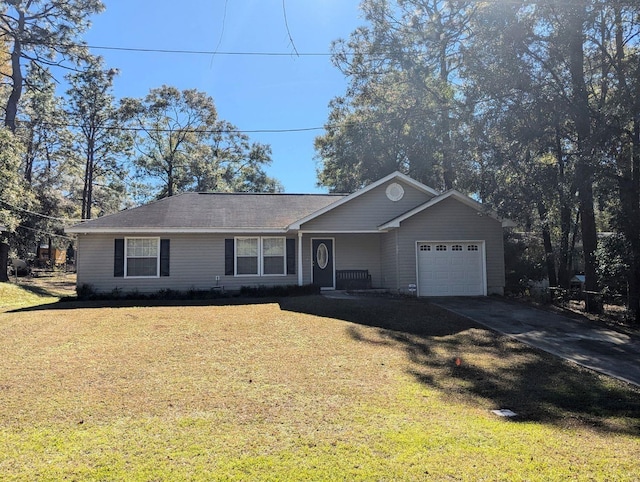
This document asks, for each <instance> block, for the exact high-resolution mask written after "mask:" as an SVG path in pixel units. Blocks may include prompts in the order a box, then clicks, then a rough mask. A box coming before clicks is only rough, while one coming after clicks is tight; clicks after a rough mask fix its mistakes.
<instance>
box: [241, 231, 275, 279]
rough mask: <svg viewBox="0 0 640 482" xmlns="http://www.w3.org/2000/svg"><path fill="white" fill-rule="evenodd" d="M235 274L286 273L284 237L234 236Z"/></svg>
mask: <svg viewBox="0 0 640 482" xmlns="http://www.w3.org/2000/svg"><path fill="white" fill-rule="evenodd" d="M235 247H236V249H235V266H236V270H235V274H236V275H237V276H284V275H285V274H287V248H286V241H285V238H275V237H268V238H267V237H265V238H236V245H235Z"/></svg>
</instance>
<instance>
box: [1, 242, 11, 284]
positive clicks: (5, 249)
mask: <svg viewBox="0 0 640 482" xmlns="http://www.w3.org/2000/svg"><path fill="white" fill-rule="evenodd" d="M8 265H9V245H8V244H7V243H5V242H4V241H0V283H6V282H7V281H9V275H8V274H7V268H8Z"/></svg>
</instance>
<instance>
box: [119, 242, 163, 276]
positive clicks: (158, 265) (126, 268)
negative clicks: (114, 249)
mask: <svg viewBox="0 0 640 482" xmlns="http://www.w3.org/2000/svg"><path fill="white" fill-rule="evenodd" d="M130 239H155V240H156V249H157V251H158V254H157V256H156V275H155V276H130V275H129V274H128V272H129V256H128V255H127V244H128V243H127V241H129V240H130ZM131 257H132V258H140V256H131ZM142 257H148V258H150V257H151V256H142ZM124 278H131V279H155V278H160V238H159V237H156V236H129V237H125V238H124Z"/></svg>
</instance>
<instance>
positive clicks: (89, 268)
mask: <svg viewBox="0 0 640 482" xmlns="http://www.w3.org/2000/svg"><path fill="white" fill-rule="evenodd" d="M138 236H139V237H149V235H148V234H140V235H137V234H135V233H127V234H118V235H114V234H91V235H79V236H78V253H77V263H78V280H77V284H78V286H82V285H90V286H91V287H92V289H93V290H95V291H96V292H97V293H109V292H111V291H113V290H114V289H119V290H122V292H130V291H138V292H140V293H154V292H157V291H160V290H163V289H172V290H177V291H189V290H192V289H194V290H209V289H212V288H214V287H216V286H223V287H224V289H225V290H228V291H234V290H238V289H240V288H241V287H242V286H278V285H292V284H297V283H298V276H297V275H287V276H225V274H224V273H225V246H224V240H225V239H226V238H233V236H224V235H206V234H197V235H195V234H194V235H189V234H172V235H164V236H160V237H161V238H162V239H170V240H171V256H170V276H167V277H159V278H116V277H114V276H113V257H114V239H116V238H124V237H138ZM296 249H297V247H296ZM216 275H217V276H220V280H219V281H218V282H216Z"/></svg>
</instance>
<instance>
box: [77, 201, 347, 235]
mask: <svg viewBox="0 0 640 482" xmlns="http://www.w3.org/2000/svg"><path fill="white" fill-rule="evenodd" d="M342 197H344V195H340V194H253V193H182V194H179V195H176V196H172V197H169V198H164V199H161V200H159V201H155V202H152V203H149V204H146V205H144V206H140V207H137V208H132V209H127V210H124V211H120V212H118V213H115V214H111V215H108V216H103V217H100V218H96V219H92V220H90V221H85V222H84V223H81V224H77V225H75V226H73V227H72V228H71V230H70V232H82V231H83V230H85V229H86V230H87V231H91V230H94V229H96V230H100V229H124V230H129V229H135V228H145V229H150V228H156V229H187V230H188V229H242V228H248V229H249V228H250V229H258V228H264V229H283V228H286V227H287V226H288V225H289V224H291V223H293V222H294V221H297V220H298V219H301V218H303V217H305V216H308V215H309V214H312V213H314V212H316V211H318V210H320V209H322V208H324V207H326V206H328V205H329V204H332V203H334V202H336V201H338V200H340V199H341V198H342Z"/></svg>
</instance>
